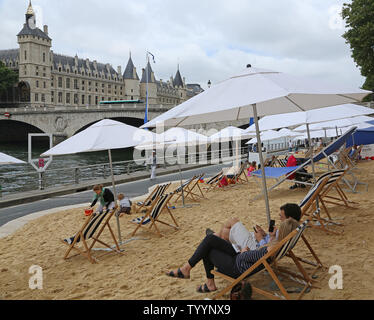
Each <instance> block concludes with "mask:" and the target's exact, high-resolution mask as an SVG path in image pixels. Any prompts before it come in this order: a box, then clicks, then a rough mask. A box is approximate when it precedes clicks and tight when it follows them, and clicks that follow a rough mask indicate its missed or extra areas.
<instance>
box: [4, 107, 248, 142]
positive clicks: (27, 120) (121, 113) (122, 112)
mask: <svg viewBox="0 0 374 320" xmlns="http://www.w3.org/2000/svg"><path fill="white" fill-rule="evenodd" d="M169 109H170V106H162V105H153V106H150V108H149V115H148V116H149V120H151V119H153V118H155V117H157V116H159V115H161V114H162V113H164V112H166V111H168V110H169ZM144 116H145V106H144V105H139V104H138V105H130V106H129V105H119V106H108V105H107V106H96V107H83V108H82V107H80V108H78V107H56V108H48V107H46V108H30V107H28V108H27V107H25V108H11V109H10V108H8V109H0V142H19V141H27V136H28V134H29V133H48V134H53V135H54V139H55V143H57V142H59V141H62V140H64V139H66V138H69V137H71V136H73V135H74V134H76V133H77V132H79V131H81V130H83V129H85V128H87V127H88V126H90V125H92V124H94V123H95V122H98V121H100V120H103V119H113V120H117V121H121V122H123V123H126V124H129V125H132V126H135V127H139V126H141V125H142V124H143V123H144ZM245 124H247V121H239V122H226V123H218V124H209V125H201V126H200V125H199V126H197V129H200V128H203V129H206V130H208V129H211V128H215V129H218V130H220V129H223V128H224V127H227V126H229V125H236V126H240V125H245Z"/></svg>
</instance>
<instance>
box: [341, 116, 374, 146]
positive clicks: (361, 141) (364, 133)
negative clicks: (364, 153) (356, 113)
mask: <svg viewBox="0 0 374 320" xmlns="http://www.w3.org/2000/svg"><path fill="white" fill-rule="evenodd" d="M369 123H371V122H369ZM373 124H374V123H373ZM354 144H355V145H358V146H361V145H364V146H366V145H369V144H374V127H370V128H366V129H361V130H357V131H356V132H355V133H354V134H353V138H352V137H349V139H348V140H347V147H352V146H353V145H354Z"/></svg>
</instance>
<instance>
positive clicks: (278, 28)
mask: <svg viewBox="0 0 374 320" xmlns="http://www.w3.org/2000/svg"><path fill="white" fill-rule="evenodd" d="M343 3H344V0H303V1H300V0H282V1H279V0H262V1H260V0H252V1H247V0H230V1H224V0H214V1H213V0H204V1H201V0H189V1H172V0H143V1H131V0H107V1H101V0H85V1H73V0H64V1H57V0H34V1H33V5H34V6H35V7H38V8H39V11H40V9H41V11H42V12H41V14H42V17H43V23H44V24H48V25H49V33H50V36H51V37H52V39H53V50H54V52H57V53H62V54H68V55H75V54H76V53H77V54H78V55H79V56H80V57H82V58H86V57H88V58H90V59H91V60H94V59H96V60H98V61H100V62H103V63H111V64H112V65H113V66H114V67H116V66H117V65H121V66H122V68H123V69H124V68H125V66H126V63H127V60H128V56H129V51H130V50H131V52H132V57H133V60H134V63H135V65H136V66H137V69H138V73H139V75H140V73H141V68H143V67H144V66H145V52H146V50H149V51H151V52H152V53H153V54H155V55H156V64H155V65H153V66H152V67H153V69H154V71H155V74H156V78H157V79H164V80H168V79H169V78H170V76H171V75H174V74H175V72H176V69H177V64H178V63H180V66H181V67H180V68H181V72H182V76H184V77H186V80H187V82H188V83H200V84H202V85H203V86H204V87H206V84H207V82H208V80H211V81H212V82H213V83H215V82H218V81H221V80H223V79H225V78H227V77H229V76H230V75H232V74H235V73H236V72H239V71H240V70H242V69H243V68H245V66H246V65H247V64H248V63H251V64H252V65H253V66H256V67H260V68H265V69H275V70H279V71H284V72H290V73H293V74H296V75H303V76H311V77H314V78H323V79H326V80H329V81H332V82H337V83H342V84H343V85H352V86H355V87H359V86H361V85H362V83H363V81H364V79H363V77H361V75H360V70H359V69H358V68H357V67H356V66H355V63H354V62H353V60H352V58H351V57H350V55H351V53H350V49H349V46H348V45H347V44H346V43H345V41H344V39H343V38H342V37H341V35H342V34H343V33H344V29H343V28H342V27H341V26H342V24H341V20H339V19H340V18H339V16H338V15H337V8H339V7H341V6H342V4H343ZM26 7H27V1H26V0H25V1H12V0H0V30H2V32H1V34H0V46H1V47H0V49H7V48H16V47H17V42H16V34H17V33H18V32H19V30H21V28H22V24H23V23H24V13H25V11H26ZM39 18H40V14H39V16H38V17H37V19H39ZM336 22H338V23H336ZM339 22H340V23H339Z"/></svg>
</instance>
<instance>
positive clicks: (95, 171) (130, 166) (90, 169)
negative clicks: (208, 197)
mask: <svg viewBox="0 0 374 320" xmlns="http://www.w3.org/2000/svg"><path fill="white" fill-rule="evenodd" d="M246 152H247V147H244V148H241V150H240V157H241V159H243V157H244V156H245V155H246ZM235 158H236V155H235V149H234V150H232V149H225V150H217V151H201V152H198V153H190V154H188V153H186V154H185V159H184V163H183V164H186V165H191V166H192V165H196V164H202V165H205V164H206V165H209V164H222V163H224V164H229V163H230V162H233V161H235ZM177 159H178V157H177V156H176V155H175V156H171V157H159V158H158V162H159V163H161V164H159V165H158V166H159V167H163V168H165V169H166V168H168V167H172V166H176V165H178V162H179V163H181V161H180V160H177ZM179 159H180V158H179ZM149 171H150V165H149V164H144V165H139V164H137V163H136V162H135V161H134V160H129V161H118V162H113V173H114V175H115V176H126V175H128V176H130V175H132V174H134V173H137V172H144V173H145V172H149ZM110 174H111V173H110V166H109V163H100V164H95V165H85V166H72V167H64V168H57V169H55V168H49V169H47V170H46V171H45V172H43V173H42V174H39V173H38V172H36V171H28V172H22V173H15V174H5V175H2V176H0V185H2V191H3V193H4V194H5V193H6V194H9V193H14V192H19V191H32V190H38V189H39V190H45V189H48V188H51V187H63V186H66V185H79V184H81V183H84V182H87V181H92V180H98V181H100V180H105V179H108V178H109V177H110ZM0 196H1V187H0Z"/></svg>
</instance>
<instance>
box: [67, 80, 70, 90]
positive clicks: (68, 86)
mask: <svg viewBox="0 0 374 320" xmlns="http://www.w3.org/2000/svg"><path fill="white" fill-rule="evenodd" d="M66 88H67V89H70V78H67V79H66Z"/></svg>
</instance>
